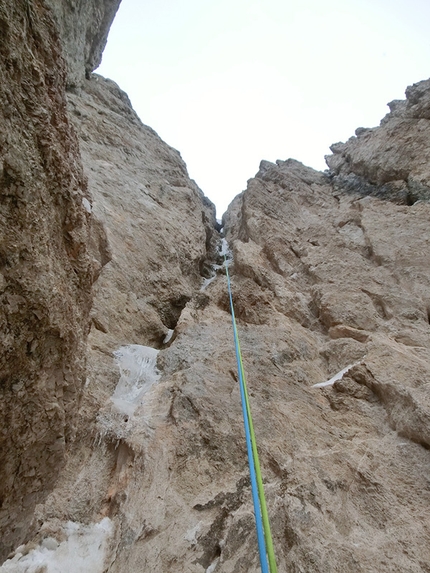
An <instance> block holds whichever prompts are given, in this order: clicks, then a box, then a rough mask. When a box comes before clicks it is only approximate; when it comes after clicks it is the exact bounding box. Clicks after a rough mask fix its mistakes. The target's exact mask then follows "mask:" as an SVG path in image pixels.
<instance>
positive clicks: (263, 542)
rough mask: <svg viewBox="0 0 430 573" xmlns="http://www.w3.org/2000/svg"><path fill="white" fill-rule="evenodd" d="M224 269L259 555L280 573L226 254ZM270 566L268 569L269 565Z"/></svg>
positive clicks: (264, 568) (265, 571) (269, 570)
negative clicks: (277, 565) (276, 559)
mask: <svg viewBox="0 0 430 573" xmlns="http://www.w3.org/2000/svg"><path fill="white" fill-rule="evenodd" d="M224 266H225V271H226V275H227V286H228V296H229V299H230V310H231V321H232V324H233V336H234V346H235V351H236V361H237V372H238V377H239V387H240V397H241V402H242V414H243V422H244V426H245V438H246V449H247V452H248V464H249V473H250V476H251V489H252V501H253V504H254V514H255V526H256V529H257V542H258V553H259V557H260V566H261V571H262V573H277V571H278V570H277V567H276V561H275V553H274V549H273V541H272V534H271V531H270V523H269V515H268V513H267V505H266V498H265V495H264V487H263V478H262V476H261V468H260V461H259V458H258V451H257V442H256V439H255V432H254V425H253V423H252V416H251V408H250V405H249V397H248V389H247V386H246V379H245V371H244V368H243V361H242V353H241V351H240V343H239V336H238V333H237V325H236V317H235V314H234V306H233V296H232V293H231V282H230V275H229V272H228V262H227V258H226V256H225V254H224ZM267 562H269V566H268V565H267Z"/></svg>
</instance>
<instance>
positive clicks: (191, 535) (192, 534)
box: [184, 521, 202, 545]
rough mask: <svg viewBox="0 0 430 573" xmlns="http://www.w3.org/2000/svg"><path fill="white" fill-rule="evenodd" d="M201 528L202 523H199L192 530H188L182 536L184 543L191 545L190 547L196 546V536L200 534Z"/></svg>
mask: <svg viewBox="0 0 430 573" xmlns="http://www.w3.org/2000/svg"><path fill="white" fill-rule="evenodd" d="M201 528H202V522H201V521H199V522H198V523H197V524H196V525H195V526H194V527H193V528H192V529H189V530H188V531H187V532H186V534H185V535H184V539H185V541H188V542H189V543H191V545H196V544H197V535H198V533H200V530H201Z"/></svg>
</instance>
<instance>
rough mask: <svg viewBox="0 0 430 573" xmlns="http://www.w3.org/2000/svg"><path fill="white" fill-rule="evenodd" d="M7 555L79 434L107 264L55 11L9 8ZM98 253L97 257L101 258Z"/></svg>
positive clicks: (4, 99) (4, 214) (3, 274)
mask: <svg viewBox="0 0 430 573" xmlns="http://www.w3.org/2000/svg"><path fill="white" fill-rule="evenodd" d="M0 30H1V40H0V77H1V82H0V101H1V109H0V161H1V163H0V166H1V172H0V301H1V302H0V333H1V334H0V336H1V342H2V345H1V353H0V384H1V386H0V392H1V400H0V404H1V406H0V408H1V413H0V417H1V428H0V452H1V454H0V456H1V457H0V499H1V510H0V532H1V533H0V536H1V543H0V554H2V555H3V556H5V555H7V552H8V550H10V548H11V547H12V546H13V545H16V544H17V543H19V542H20V540H21V539H23V538H24V537H25V535H27V534H28V530H29V525H30V518H31V515H32V513H33V510H34V506H35V504H36V503H37V502H38V501H40V500H42V499H43V498H44V497H46V494H47V492H48V491H49V489H50V488H51V487H52V485H53V483H54V482H55V479H56V477H57V475H58V472H59V470H60V469H61V467H62V464H63V460H64V455H65V449H66V446H67V443H69V442H70V441H71V439H72V438H73V436H74V433H75V423H76V419H75V414H76V411H77V406H78V399H79V396H80V392H81V389H82V386H83V383H84V381H85V354H86V351H85V348H86V347H85V344H86V336H87V332H88V327H89V321H88V314H89V310H90V306H91V285H92V283H93V281H94V279H95V278H96V277H97V275H98V273H99V272H100V269H101V266H102V264H103V263H104V262H106V256H105V253H104V252H103V251H100V249H99V248H98V247H97V244H98V243H100V241H103V230H102V228H101V227H100V226H99V225H98V224H97V223H94V224H93V223H92V217H91V216H90V215H89V214H88V213H87V211H86V210H85V207H84V203H85V201H88V194H87V189H86V181H85V178H84V176H83V172H82V165H81V159H80V154H79V148H78V142H77V138H76V136H75V133H74V131H73V129H72V126H71V124H70V122H69V119H68V115H67V109H66V99H65V78H66V70H65V65H64V62H63V60H62V58H61V46H60V44H59V42H58V36H57V33H56V29H55V26H54V24H53V21H52V18H51V15H50V12H49V11H48V10H47V9H46V8H45V6H44V5H43V3H40V4H38V6H37V7H36V6H35V5H33V4H32V3H29V2H25V1H13V2H10V1H6V0H5V1H2V2H1V3H0ZM93 247H94V248H93Z"/></svg>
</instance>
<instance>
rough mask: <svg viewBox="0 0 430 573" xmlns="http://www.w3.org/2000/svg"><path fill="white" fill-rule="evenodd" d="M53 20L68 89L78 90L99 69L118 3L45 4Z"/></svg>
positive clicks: (59, 0) (76, 0) (71, 0)
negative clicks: (86, 78)
mask: <svg viewBox="0 0 430 573" xmlns="http://www.w3.org/2000/svg"><path fill="white" fill-rule="evenodd" d="M46 3H47V4H48V5H49V6H50V8H51V10H52V14H53V16H54V18H55V22H56V27H57V30H58V33H59V35H60V39H61V45H62V53H63V57H64V59H65V60H66V64H67V84H68V87H69V88H76V87H79V86H80V85H81V84H82V82H83V80H84V78H85V77H89V75H90V74H91V72H92V71H94V70H95V69H96V68H98V66H99V65H100V63H101V61H102V54H103V50H104V48H105V46H106V42H107V37H108V33H109V29H110V27H111V24H112V22H113V19H114V17H115V14H116V11H117V10H118V7H119V5H120V3H121V0H90V1H89V0H46Z"/></svg>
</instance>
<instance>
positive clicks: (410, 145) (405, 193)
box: [326, 80, 430, 205]
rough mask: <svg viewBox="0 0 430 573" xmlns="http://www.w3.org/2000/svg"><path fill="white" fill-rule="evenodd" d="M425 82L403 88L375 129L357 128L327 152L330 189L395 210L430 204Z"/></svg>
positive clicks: (429, 109)
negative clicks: (382, 201)
mask: <svg viewBox="0 0 430 573" xmlns="http://www.w3.org/2000/svg"><path fill="white" fill-rule="evenodd" d="M429 93H430V80H425V81H422V82H419V83H417V84H414V85H413V86H410V87H408V89H407V90H406V100H405V101H398V100H396V101H394V102H391V103H390V104H388V105H389V107H390V113H389V114H387V115H386V116H385V118H384V119H383V120H382V121H381V125H380V127H375V128H372V129H363V128H359V129H357V130H356V136H355V137H351V139H349V140H348V141H347V142H346V143H336V144H334V145H332V146H331V151H332V152H333V155H330V156H327V157H326V161H327V164H328V166H329V168H330V170H331V172H332V175H333V176H334V183H335V185H337V186H339V187H340V188H342V189H345V190H348V191H352V192H358V193H360V194H362V195H376V196H380V197H383V198H388V199H390V200H392V201H394V202H396V203H399V204H408V205H411V204H412V203H415V202H416V201H419V200H425V201H428V200H430V169H429V165H430V127H429V121H428V120H429V119H430V96H429Z"/></svg>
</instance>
